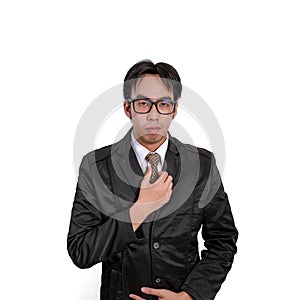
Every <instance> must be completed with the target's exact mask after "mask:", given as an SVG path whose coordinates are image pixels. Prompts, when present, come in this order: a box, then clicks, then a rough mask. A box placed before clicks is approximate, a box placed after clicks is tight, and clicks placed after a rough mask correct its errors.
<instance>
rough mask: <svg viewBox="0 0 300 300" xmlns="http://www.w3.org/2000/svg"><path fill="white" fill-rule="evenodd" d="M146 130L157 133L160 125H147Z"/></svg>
mask: <svg viewBox="0 0 300 300" xmlns="http://www.w3.org/2000/svg"><path fill="white" fill-rule="evenodd" d="M146 130H147V132H149V133H157V132H159V130H160V127H147V128H146Z"/></svg>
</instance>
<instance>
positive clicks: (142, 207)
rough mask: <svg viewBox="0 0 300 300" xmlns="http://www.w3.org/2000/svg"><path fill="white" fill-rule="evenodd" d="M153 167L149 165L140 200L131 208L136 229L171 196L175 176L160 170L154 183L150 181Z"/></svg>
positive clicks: (142, 184) (133, 224) (131, 215)
mask: <svg viewBox="0 0 300 300" xmlns="http://www.w3.org/2000/svg"><path fill="white" fill-rule="evenodd" d="M150 176H151V167H148V169H147V171H146V173H145V175H144V178H143V180H142V182H141V187H140V194H139V197H138V200H137V201H136V202H135V203H134V205H133V206H132V207H131V208H130V217H131V221H132V226H133V229H134V231H135V230H136V229H137V228H138V226H139V225H140V223H142V222H143V220H144V219H145V218H146V217H147V216H148V215H149V214H150V213H152V212H153V211H155V210H157V209H159V208H160V207H162V206H163V205H164V204H166V203H167V202H168V201H169V200H170V197H171V194H172V187H173V182H172V180H173V178H172V176H170V175H168V173H167V172H160V176H159V178H158V179H157V180H156V181H155V182H154V183H149V180H150Z"/></svg>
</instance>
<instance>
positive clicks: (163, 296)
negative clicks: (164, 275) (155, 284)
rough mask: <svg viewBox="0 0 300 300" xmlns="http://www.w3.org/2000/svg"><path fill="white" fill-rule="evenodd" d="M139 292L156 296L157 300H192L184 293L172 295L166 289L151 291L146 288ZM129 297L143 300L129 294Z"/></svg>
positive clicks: (151, 289)
mask: <svg viewBox="0 0 300 300" xmlns="http://www.w3.org/2000/svg"><path fill="white" fill-rule="evenodd" d="M141 291H142V292H143V293H145V294H148V295H154V296H157V297H158V300H193V298H192V297H191V296H190V295H189V294H188V293H186V292H184V291H181V292H179V293H174V292H172V291H169V290H166V289H153V288H148V287H147V288H146V287H143V288H142V289H141ZM129 297H130V298H132V299H135V300H145V299H144V298H141V297H139V296H137V295H134V294H130V295H129Z"/></svg>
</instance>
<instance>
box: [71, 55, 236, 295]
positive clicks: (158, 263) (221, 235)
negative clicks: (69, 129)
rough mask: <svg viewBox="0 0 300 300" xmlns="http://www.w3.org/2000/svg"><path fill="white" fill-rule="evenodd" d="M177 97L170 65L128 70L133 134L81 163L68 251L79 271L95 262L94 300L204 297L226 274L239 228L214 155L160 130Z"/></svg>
mask: <svg viewBox="0 0 300 300" xmlns="http://www.w3.org/2000/svg"><path fill="white" fill-rule="evenodd" d="M181 90H182V86H181V83H180V77H179V75H178V73H177V71H176V70H175V69H174V68H173V67H172V66H170V65H169V64H166V63H158V64H153V63H152V62H151V61H148V60H146V61H141V62H138V63H137V64H135V65H134V66H133V67H131V68H130V70H129V71H128V73H127V75H126V77H125V80H124V89H123V91H124V99H125V100H124V112H125V114H126V116H127V117H129V118H130V119H131V122H132V124H133V126H132V128H131V129H130V130H129V132H128V133H127V134H126V135H125V137H124V138H123V139H121V140H120V141H119V142H117V143H115V144H112V145H110V146H106V147H103V148H101V149H97V150H94V151H91V152H90V153H88V154H87V155H85V156H84V157H83V160H82V162H81V165H80V169H79V177H78V184H77V188H76V194H75V199H74V203H73V209H72V215H71V222H70V228H69V234H68V252H69V255H70V257H71V258H72V260H73V262H74V263H75V264H76V265H77V266H78V267H79V268H89V267H91V266H93V265H95V264H97V263H99V262H102V278H101V279H102V285H101V292H100V297H101V299H105V300H107V299H108V300H110V299H119V300H121V299H137V300H141V299H160V300H176V299H177V300H191V299H196V300H210V299H214V297H215V295H216V294H217V292H218V291H219V289H220V287H221V284H222V283H223V281H224V280H225V278H226V275H227V273H228V272H229V270H230V269H231V265H232V262H233V257H234V254H235V253H236V241H237V238H238V231H237V229H236V227H235V224H234V220H233V216H232V213H231V209H230V205H229V202H228V197H227V194H226V193H225V192H224V188H223V184H222V182H221V179H220V176H219V173H218V170H217V167H216V163H215V159H214V155H213V153H211V152H209V151H207V150H205V149H202V148H197V147H194V146H191V145H186V144H183V143H181V142H180V141H178V140H177V139H176V138H174V137H172V136H171V134H170V133H169V132H168V129H169V126H170V123H171V121H172V119H173V118H174V117H175V116H176V113H177V109H178V99H179V98H180V96H181ZM201 227H202V237H203V239H204V245H205V247H206V249H204V250H202V251H201V259H200V257H199V253H198V241H197V235H198V232H199V230H200V228H201Z"/></svg>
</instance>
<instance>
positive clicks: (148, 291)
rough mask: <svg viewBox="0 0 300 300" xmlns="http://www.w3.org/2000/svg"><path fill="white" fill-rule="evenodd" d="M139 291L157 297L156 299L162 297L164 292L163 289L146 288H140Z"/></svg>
mask: <svg viewBox="0 0 300 300" xmlns="http://www.w3.org/2000/svg"><path fill="white" fill-rule="evenodd" d="M141 291H142V292H143V293H145V294H149V295H154V296H158V297H163V292H164V291H165V290H164V289H153V288H148V287H142V288H141Z"/></svg>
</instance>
